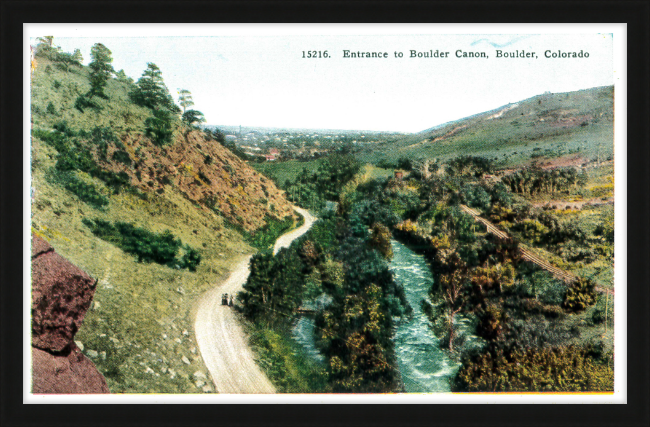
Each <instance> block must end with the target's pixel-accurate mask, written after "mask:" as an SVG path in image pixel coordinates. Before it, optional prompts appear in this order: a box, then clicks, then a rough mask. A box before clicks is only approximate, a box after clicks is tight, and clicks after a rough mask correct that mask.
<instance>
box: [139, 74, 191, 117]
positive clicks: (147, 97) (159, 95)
mask: <svg viewBox="0 0 650 427" xmlns="http://www.w3.org/2000/svg"><path fill="white" fill-rule="evenodd" d="M130 96H131V100H132V101H133V102H134V103H136V104H137V105H140V106H142V107H147V108H151V109H152V110H156V109H159V108H164V109H166V110H168V111H170V112H171V113H174V114H178V113H180V111H181V109H180V108H178V106H177V105H176V104H174V100H173V98H172V97H171V95H170V94H169V90H167V86H165V83H164V81H163V78H162V71H160V68H158V66H157V65H156V64H154V63H153V62H149V63H148V64H147V69H146V70H144V72H143V73H142V77H140V79H138V83H137V84H136V87H135V88H134V89H133V90H132V91H131V93H130Z"/></svg>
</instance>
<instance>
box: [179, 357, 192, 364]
mask: <svg viewBox="0 0 650 427" xmlns="http://www.w3.org/2000/svg"><path fill="white" fill-rule="evenodd" d="M181 361H182V362H183V363H185V364H186V365H189V364H190V363H191V362H190V359H188V358H187V357H185V356H183V357H181Z"/></svg>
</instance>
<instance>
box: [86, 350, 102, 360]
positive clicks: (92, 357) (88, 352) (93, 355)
mask: <svg viewBox="0 0 650 427" xmlns="http://www.w3.org/2000/svg"><path fill="white" fill-rule="evenodd" d="M86 354H87V355H88V357H90V358H91V359H95V358H96V357H98V356H99V353H97V352H96V351H95V350H88V351H87V352H86Z"/></svg>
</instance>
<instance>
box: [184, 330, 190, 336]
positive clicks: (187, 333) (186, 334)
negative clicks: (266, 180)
mask: <svg viewBox="0 0 650 427" xmlns="http://www.w3.org/2000/svg"><path fill="white" fill-rule="evenodd" d="M183 335H185V336H186V337H187V336H189V335H190V333H189V332H187V329H183Z"/></svg>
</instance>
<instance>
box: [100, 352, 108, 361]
mask: <svg viewBox="0 0 650 427" xmlns="http://www.w3.org/2000/svg"><path fill="white" fill-rule="evenodd" d="M99 357H100V358H101V359H102V360H106V352H105V351H100V352H99Z"/></svg>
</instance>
